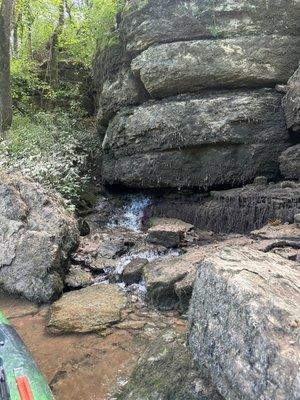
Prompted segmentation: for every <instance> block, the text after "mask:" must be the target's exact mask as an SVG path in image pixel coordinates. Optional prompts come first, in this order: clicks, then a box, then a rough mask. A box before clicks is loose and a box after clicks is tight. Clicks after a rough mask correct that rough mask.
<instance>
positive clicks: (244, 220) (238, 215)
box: [148, 146, 300, 233]
mask: <svg viewBox="0 0 300 400" xmlns="http://www.w3.org/2000/svg"><path fill="white" fill-rule="evenodd" d="M294 147H295V148H296V147H297V146H294ZM292 149H293V147H291V148H289V149H288V150H287V152H286V153H287V157H286V158H285V163H286V164H285V170H286V171H288V166H291V167H289V171H295V169H294V166H295V165H298V164H299V157H298V158H297V156H296V157H294V156H290V153H291V152H292V154H294V153H293V151H294V150H292ZM296 154H297V153H296ZM281 157H282V156H281ZM280 160H281V168H283V160H282V158H280ZM293 160H294V161H293ZM299 209H300V184H299V183H293V182H291V186H287V187H282V184H280V183H278V184H274V183H273V184H271V183H270V184H262V185H257V184H255V185H253V184H251V185H246V186H244V187H242V188H237V189H230V190H220V191H211V192H210V194H209V195H207V196H203V195H202V196H201V195H193V196H178V198H174V199H170V198H168V197H165V198H162V199H160V200H158V201H157V202H156V203H154V204H153V205H152V206H151V209H149V211H148V215H149V217H167V218H175V217H176V218H181V219H183V220H184V221H186V222H189V223H191V224H193V225H195V227H197V228H200V229H205V230H211V231H214V232H219V233H220V232H221V233H230V232H235V233H247V232H250V231H251V230H253V229H258V228H260V227H262V226H263V225H264V224H266V223H268V222H271V221H276V220H277V221H282V222H289V223H292V222H293V219H294V214H296V213H297V212H299Z"/></svg>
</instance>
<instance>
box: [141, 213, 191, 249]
mask: <svg viewBox="0 0 300 400" xmlns="http://www.w3.org/2000/svg"><path fill="white" fill-rule="evenodd" d="M150 223H151V225H152V226H151V228H149V229H148V232H147V238H146V240H147V241H148V242H149V243H154V244H158V245H162V246H165V247H168V248H172V247H178V246H179V245H180V244H183V241H184V239H185V237H186V235H187V234H188V233H189V232H190V231H192V230H193V228H194V227H193V225H191V224H187V223H186V222H184V221H181V220H179V219H175V218H152V219H151V221H150Z"/></svg>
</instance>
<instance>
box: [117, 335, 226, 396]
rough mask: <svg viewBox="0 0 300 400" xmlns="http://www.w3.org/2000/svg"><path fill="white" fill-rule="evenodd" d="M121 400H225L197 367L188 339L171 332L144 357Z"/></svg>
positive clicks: (150, 348) (149, 349)
mask: <svg viewBox="0 0 300 400" xmlns="http://www.w3.org/2000/svg"><path fill="white" fill-rule="evenodd" d="M162 371H166V372H167V373H162ZM170 372H171V373H170ZM117 399H118V400H129V399H130V400H141V399H147V400H157V399H161V400H167V399H173V400H222V397H221V396H220V395H219V394H218V392H217V391H216V390H215V388H214V387H213V386H212V384H211V382H210V379H209V377H208V376H207V375H205V373H203V371H201V370H200V369H199V368H198V366H197V365H195V364H194V361H193V358H192V355H191V353H190V351H189V349H188V348H187V346H186V339H185V335H184V334H182V333H181V334H180V333H178V332H176V331H172V330H169V331H165V332H163V333H162V334H161V335H160V336H159V337H158V338H157V339H155V340H154V341H153V343H151V345H150V347H149V348H148V349H147V350H146V351H145V353H144V354H143V355H142V356H141V357H140V359H139V360H138V364H137V366H136V368H135V370H134V371H133V374H132V376H131V378H130V380H129V382H128V383H127V384H126V386H125V388H124V389H123V391H122V392H121V394H119V395H118V396H117Z"/></svg>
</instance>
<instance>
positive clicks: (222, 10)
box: [120, 0, 300, 53]
mask: <svg viewBox="0 0 300 400" xmlns="http://www.w3.org/2000/svg"><path fill="white" fill-rule="evenodd" d="M299 14H300V9H299V5H298V3H296V2H295V1H293V0H287V1H285V0H271V1H269V2H268V3H266V2H265V0H248V1H240V0H233V1H228V0H217V1H214V2H212V1H210V0H193V1H188V2H186V1H182V0H148V1H145V2H138V1H136V0H130V1H128V2H127V7H126V9H125V12H124V13H123V16H122V21H121V24H120V30H121V37H122V38H123V41H124V42H125V44H126V49H127V51H128V52H129V53H138V52H141V51H143V50H145V49H147V48H148V47H149V46H151V45H152V44H154V43H166V42H167V43H169V42H176V41H184V40H187V39H189V40H190V39H211V38H227V37H233V36H242V35H244V36H247V35H249V36H258V35H261V34H271V35H273V34H279V35H289V34H291V35H299V32H300V22H299Z"/></svg>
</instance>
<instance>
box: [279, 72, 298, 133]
mask: <svg viewBox="0 0 300 400" xmlns="http://www.w3.org/2000/svg"><path fill="white" fill-rule="evenodd" d="M282 105H283V109H284V112H285V118H286V124H287V127H288V128H290V129H291V130H292V131H294V132H300V66H299V67H298V69H297V70H296V72H295V73H294V75H293V76H292V77H291V78H290V79H289V81H288V86H287V94H286V96H285V97H284V98H283V102H282Z"/></svg>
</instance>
